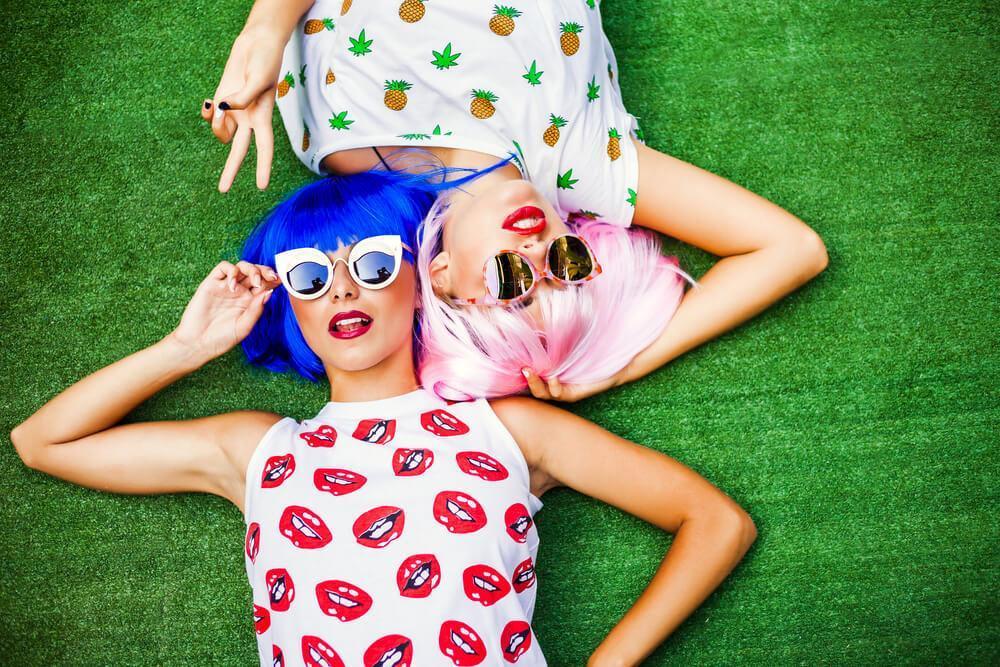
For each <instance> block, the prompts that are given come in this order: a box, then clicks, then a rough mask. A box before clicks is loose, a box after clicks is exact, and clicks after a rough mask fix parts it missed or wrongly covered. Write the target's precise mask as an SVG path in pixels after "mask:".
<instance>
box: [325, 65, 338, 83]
mask: <svg viewBox="0 0 1000 667" xmlns="http://www.w3.org/2000/svg"><path fill="white" fill-rule="evenodd" d="M336 80H337V75H336V74H334V73H333V68H328V69H327V70H326V85H328V86H329V85H330V84H331V83H333V82H334V81H336Z"/></svg>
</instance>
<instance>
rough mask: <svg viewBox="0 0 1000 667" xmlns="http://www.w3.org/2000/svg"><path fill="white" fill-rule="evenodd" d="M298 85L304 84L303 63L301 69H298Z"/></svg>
mask: <svg viewBox="0 0 1000 667" xmlns="http://www.w3.org/2000/svg"><path fill="white" fill-rule="evenodd" d="M299 85H302V86H304V85H306V66H305V65H303V66H302V69H300V70H299Z"/></svg>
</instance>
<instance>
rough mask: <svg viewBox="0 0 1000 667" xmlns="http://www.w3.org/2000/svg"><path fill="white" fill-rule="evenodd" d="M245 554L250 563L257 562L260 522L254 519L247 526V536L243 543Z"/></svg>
mask: <svg viewBox="0 0 1000 667" xmlns="http://www.w3.org/2000/svg"><path fill="white" fill-rule="evenodd" d="M244 547H245V549H246V552H247V556H249V557H250V562H251V563H256V562H257V552H258V551H260V524H259V523H257V522H256V521H254V522H253V523H251V524H250V525H249V526H247V537H246V541H245V543H244Z"/></svg>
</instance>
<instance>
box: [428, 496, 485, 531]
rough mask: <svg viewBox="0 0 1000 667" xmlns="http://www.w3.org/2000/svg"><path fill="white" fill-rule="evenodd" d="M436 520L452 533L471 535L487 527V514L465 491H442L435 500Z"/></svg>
mask: <svg viewBox="0 0 1000 667" xmlns="http://www.w3.org/2000/svg"><path fill="white" fill-rule="evenodd" d="M434 518H435V519H436V520H437V522H438V523H440V524H441V525H442V526H444V527H445V528H447V529H448V531H449V532H452V533H471V532H473V531H476V530H479V529H480V528H482V527H483V526H485V525H486V512H485V511H484V510H483V506H482V505H481V504H479V502H478V501H477V500H476V499H475V498H473V497H472V496H470V495H469V494H467V493H465V492H464V491H441V492H440V493H438V494H437V496H435V498H434Z"/></svg>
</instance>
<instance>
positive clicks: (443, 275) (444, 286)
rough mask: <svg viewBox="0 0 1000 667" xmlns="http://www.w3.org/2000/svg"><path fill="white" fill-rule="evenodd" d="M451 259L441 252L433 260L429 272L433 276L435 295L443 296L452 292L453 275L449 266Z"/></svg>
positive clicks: (432, 284) (432, 282) (432, 283)
mask: <svg viewBox="0 0 1000 667" xmlns="http://www.w3.org/2000/svg"><path fill="white" fill-rule="evenodd" d="M450 260H451V258H450V256H449V255H448V253H447V252H445V251H442V252H439V253H438V254H437V255H436V256H435V257H434V259H432V260H431V263H430V267H429V272H430V276H431V287H432V288H433V289H434V294H436V295H437V296H442V295H445V294H449V293H450V292H451V273H450V272H449V271H448V266H449V262H450Z"/></svg>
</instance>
